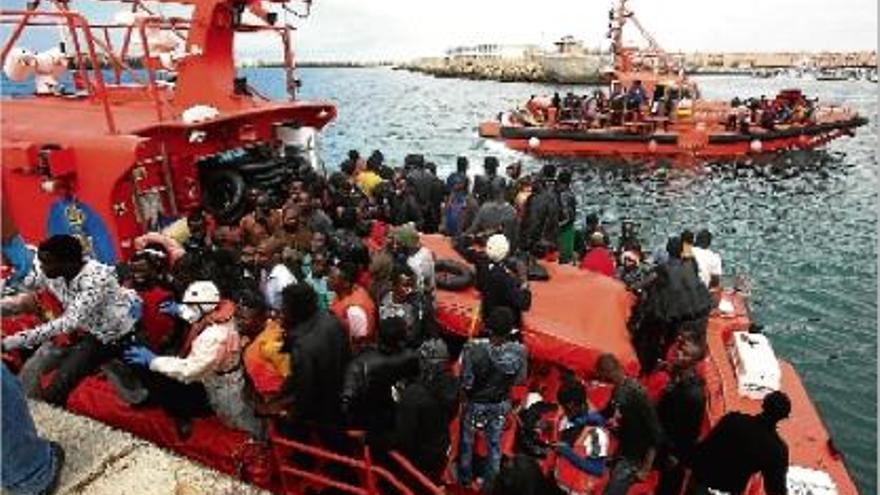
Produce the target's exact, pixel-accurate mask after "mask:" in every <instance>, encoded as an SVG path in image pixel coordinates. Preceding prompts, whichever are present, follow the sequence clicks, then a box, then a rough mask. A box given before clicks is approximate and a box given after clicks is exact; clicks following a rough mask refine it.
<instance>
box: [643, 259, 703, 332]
mask: <svg viewBox="0 0 880 495" xmlns="http://www.w3.org/2000/svg"><path fill="white" fill-rule="evenodd" d="M656 274H657V278H656V280H655V282H654V283H653V284H652V286H651V287H650V288H649V290H648V291H647V293H646V294H645V296H646V297H645V298H644V299H643V303H644V304H645V305H646V306H645V308H644V310H645V315H646V316H648V317H649V318H651V319H652V320H656V321H661V322H665V323H667V324H669V325H675V324H679V323H682V322H684V321H688V320H698V319H701V318H704V317H705V316H707V315H708V314H709V311H711V309H712V296H711V294H709V289H707V288H706V286H705V285H704V284H703V283H702V282H701V281H700V277H699V276H698V275H697V268H696V263H692V262H689V261H682V260H680V259H675V258H673V259H670V260H669V261H668V262H666V263H665V264H663V265H660V266H658V267H657V269H656Z"/></svg>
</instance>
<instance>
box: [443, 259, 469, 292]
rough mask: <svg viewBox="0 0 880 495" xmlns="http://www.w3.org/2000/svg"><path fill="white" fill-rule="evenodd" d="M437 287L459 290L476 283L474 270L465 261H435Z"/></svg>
mask: <svg viewBox="0 0 880 495" xmlns="http://www.w3.org/2000/svg"><path fill="white" fill-rule="evenodd" d="M434 276H435V278H436V280H437V287H439V288H441V289H443V290H451V291H459V290H464V289H467V288H468V287H472V286H473V285H474V271H473V270H472V269H471V267H469V266H467V265H466V264H464V263H460V262H458V261H455V260H451V259H439V260H437V261H436V262H435V263H434Z"/></svg>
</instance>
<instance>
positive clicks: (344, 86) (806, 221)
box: [243, 68, 880, 494]
mask: <svg viewBox="0 0 880 495" xmlns="http://www.w3.org/2000/svg"><path fill="white" fill-rule="evenodd" d="M243 75H246V76H247V77H248V79H249V81H250V82H251V84H253V85H255V86H256V87H257V88H259V89H260V90H262V91H265V92H266V93H268V94H270V95H272V96H275V97H281V96H282V95H283V91H284V78H283V73H282V72H281V71H280V70H274V69H247V70H244V71H243ZM299 76H300V78H301V79H302V82H303V86H302V89H301V96H302V97H303V98H307V99H320V100H326V101H330V102H333V103H335V104H336V105H337V109H338V117H337V119H336V121H335V122H334V123H332V124H331V125H330V126H329V127H328V128H327V130H326V132H324V133H323V134H322V138H321V139H322V141H321V149H322V156H323V158H324V160H325V162H326V164H327V166H328V168H335V167H337V166H338V164H339V163H340V162H341V161H342V160H343V159H344V158H345V156H346V153H347V151H348V150H349V149H358V150H360V152H361V154H369V153H370V152H371V151H372V150H373V149H380V150H382V152H383V153H384V155H385V157H386V161H389V162H390V163H391V164H392V165H401V164H402V162H403V157H404V156H405V155H406V154H408V153H422V154H424V155H425V157H426V159H427V160H429V161H433V162H435V163H436V164H437V166H438V170H439V172H440V174H441V175H445V174H447V173H449V172H450V171H452V169H453V168H454V164H455V158H456V156H458V155H464V156H467V157H468V158H469V159H470V162H471V164H472V165H471V166H472V169H473V170H472V172H476V171H479V170H480V168H481V164H482V160H483V157H484V156H486V155H488V154H494V155H496V156H498V157H499V159H500V160H501V162H502V165H503V164H505V163H509V162H511V161H514V160H522V161H523V164H524V165H525V166H526V168H527V169H531V170H534V169H535V168H537V167H540V166H541V165H542V164H544V163H549V162H555V163H557V164H559V165H560V166H564V167H572V169H573V170H574V171H575V173H576V175H575V176H576V177H577V184H576V186H575V187H576V190H577V193H578V197H579V202H580V210H581V215H582V216H583V215H585V214H586V213H587V212H591V211H594V212H597V213H599V214H601V215H602V216H603V218H606V219H607V220H608V221H610V222H612V225H614V226H619V220H620V219H622V218H624V217H628V218H632V219H635V220H636V221H637V222H639V224H640V225H641V228H640V234H641V238H642V240H643V243H644V245H645V246H646V247H648V248H649V249H650V248H653V247H655V246H660V245H664V244H665V238H666V236H667V235H669V234H674V233H678V232H680V231H681V230H683V229H685V228H690V229H692V230H697V229H700V228H702V227H707V228H709V229H710V230H711V231H712V232H713V233H714V234H715V241H714V242H713V244H714V247H715V248H716V249H717V250H719V251H720V252H721V253H722V256H723V258H724V271H725V275H727V276H726V277H725V278H726V279H727V280H728V281H731V282H732V281H733V279H734V277H735V276H736V275H739V276H741V277H743V278H746V279H747V280H748V281H749V285H750V286H751V291H752V310H753V316H754V319H755V320H756V321H757V322H758V323H760V324H762V325H764V331H765V332H766V334H768V335H769V336H770V338H771V340H772V342H773V343H774V347H775V350H776V352H777V354H778V355H780V356H781V357H784V358H785V359H787V360H789V361H791V362H792V363H793V364H794V365H795V367H796V368H797V370H798V371H799V373H800V374H801V376H802V378H803V380H804V381H805V384H806V386H807V389H808V390H809V393H810V396H811V398H812V399H813V400H814V401H815V403H816V405H817V407H818V409H819V411H820V412H821V414H822V416H823V417H824V419H825V421H826V423H827V424H828V427H829V429H830V430H831V433H832V436H833V438H834V441H835V444H836V445H837V447H838V448H839V449H840V450H841V451H842V452H843V453H844V455H845V456H846V460H847V463H848V465H849V467H850V469H851V470H852V472H853V474H854V476H855V478H856V482H857V484H858V486H859V488H860V491H861V493H864V494H872V493H877V485H876V474H877V471H876V469H877V468H876V466H877V462H876V443H877V442H876V427H877V421H876V414H877V411H876V403H877V395H876V390H877V387H876V383H877V373H876V369H877V363H876V356H877V349H876V342H877V335H876V328H877V293H876V288H877V261H876V260H877V251H876V246H877V242H876V237H875V236H876V229H877V225H876V220H877V193H878V190H880V178H878V169H877V154H876V153H877V136H878V132H877V131H878V115H877V108H878V106H877V86H876V84H872V83H869V82H861V81H834V82H832V81H827V82H826V81H810V80H800V79H752V78H747V77H708V76H707V77H702V78H699V79H698V82H699V83H700V86H701V90H702V92H703V95H704V96H705V97H707V98H720V99H731V98H733V97H734V96H740V97H748V96H760V95H762V94H765V95H767V96H768V97H772V96H773V95H775V94H776V92H777V91H778V90H780V89H783V88H787V87H801V88H802V89H803V90H804V91H805V93H807V95H809V96H818V97H819V101H820V103H839V104H842V105H848V106H851V107H853V108H855V109H856V110H857V111H858V112H859V113H861V114H862V115H864V116H867V117H868V118H869V119H870V121H871V123H870V124H869V125H868V126H866V127H862V128H860V129H858V130H857V131H856V136H855V137H854V138H843V139H840V140H838V141H835V142H833V143H832V144H831V145H830V146H829V147H828V148H827V150H825V151H822V152H809V153H807V152H799V153H795V154H792V155H786V156H782V157H777V158H774V159H773V160H769V161H767V162H766V163H765V162H762V163H761V164H751V165H744V164H739V165H737V164H733V163H712V164H708V165H706V166H703V167H698V168H687V169H683V168H676V167H671V166H667V165H666V164H662V163H661V164H648V165H638V164H635V165H632V164H631V165H623V166H621V164H619V163H609V162H603V161H593V160H555V161H550V160H539V159H534V158H532V157H529V156H526V155H522V154H519V153H516V152H512V151H509V150H506V149H505V148H503V147H501V146H500V145H498V144H497V143H491V142H488V141H486V140H483V139H481V138H479V137H478V136H477V131H476V127H477V124H478V123H479V122H480V121H482V120H487V119H491V118H494V116H495V115H496V114H497V113H498V112H500V111H502V110H506V109H509V108H511V107H513V106H515V105H517V104H520V103H522V102H524V101H525V100H527V99H528V98H529V96H530V95H532V94H546V93H552V92H553V91H560V93H562V94H565V92H566V91H569V90H573V91H576V92H577V93H578V94H584V93H587V92H588V89H587V88H584V87H580V88H572V87H567V86H553V85H542V84H528V83H498V82H492V81H466V80H457V79H434V78H431V77H429V76H424V75H420V74H414V73H409V72H403V71H393V70H390V69H383V68H378V69H302V70H300V72H299ZM614 230H615V229H613V228H612V231H614Z"/></svg>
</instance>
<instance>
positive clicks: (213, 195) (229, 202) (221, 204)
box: [202, 170, 245, 223]
mask: <svg viewBox="0 0 880 495" xmlns="http://www.w3.org/2000/svg"><path fill="white" fill-rule="evenodd" d="M244 191H245V182H244V179H243V178H242V177H241V174H239V173H238V172H236V171H234V170H217V171H211V172H209V173H208V174H206V175H205V176H204V179H203V181H202V198H203V201H204V205H205V208H206V209H207V210H208V212H210V213H211V214H212V215H214V218H216V219H217V220H218V221H219V222H220V223H226V222H230V221H231V222H234V221H236V220H238V219H237V218H234V217H236V216H240V215H241V205H242V202H243V200H244Z"/></svg>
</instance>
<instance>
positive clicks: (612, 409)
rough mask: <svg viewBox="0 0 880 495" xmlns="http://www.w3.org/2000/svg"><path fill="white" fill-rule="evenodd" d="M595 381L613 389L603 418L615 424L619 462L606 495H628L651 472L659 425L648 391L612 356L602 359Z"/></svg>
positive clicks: (600, 359) (658, 439)
mask: <svg viewBox="0 0 880 495" xmlns="http://www.w3.org/2000/svg"><path fill="white" fill-rule="evenodd" d="M596 378H598V379H599V380H600V381H602V382H605V383H609V384H611V385H612V386H613V387H614V390H613V392H612V393H611V400H610V401H609V403H608V406H607V407H606V408H605V410H603V411H602V415H603V416H604V417H605V418H607V419H608V420H610V421H611V422H612V425H614V424H616V428H614V430H613V431H614V432H615V433H616V436H617V439H618V441H619V445H618V449H617V461H616V463H614V467H613V468H612V469H611V476H610V478H609V480H608V484H607V485H605V491H604V492H603V494H604V495H626V493H627V491H628V490H629V488H630V486H632V485H633V484H634V483H636V482H638V481H644V480H646V479H647V477H648V473H649V472H650V471H651V466H652V465H653V463H654V457H655V455H656V453H657V446H658V444H659V443H660V434H661V432H660V425H659V424H658V420H657V414H656V413H655V411H654V407H653V406H651V403H650V402H649V401H648V396H647V394H646V393H645V389H644V388H643V387H642V386H641V385H640V384H639V383H638V382H637V381H636V380H634V379H632V378H630V377H628V376H626V374H624V371H623V367H622V366H621V364H620V362H619V361H618V360H617V358H616V357H614V355H613V354H602V355H601V356H599V360H598V361H597V362H596Z"/></svg>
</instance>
